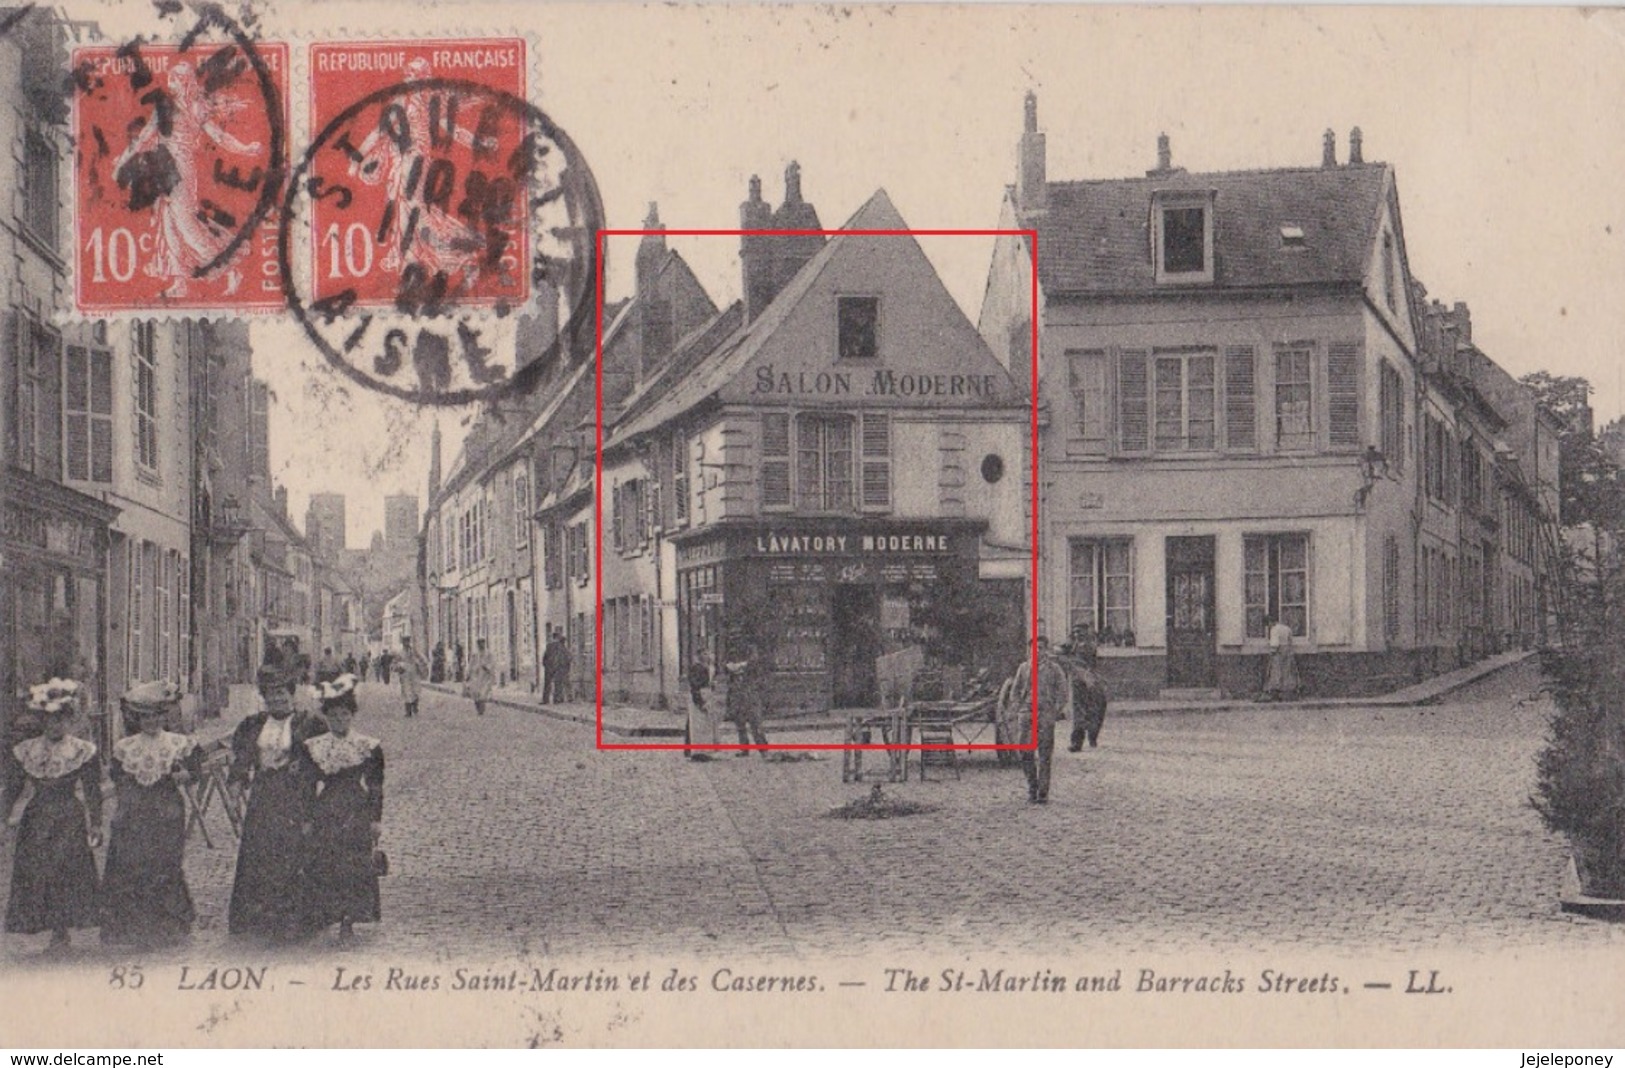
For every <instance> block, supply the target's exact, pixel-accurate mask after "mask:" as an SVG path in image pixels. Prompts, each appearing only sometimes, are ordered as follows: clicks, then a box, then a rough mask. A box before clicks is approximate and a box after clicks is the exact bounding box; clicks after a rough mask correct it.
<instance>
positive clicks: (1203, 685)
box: [1167, 535, 1219, 690]
mask: <svg viewBox="0 0 1625 1068" xmlns="http://www.w3.org/2000/svg"><path fill="white" fill-rule="evenodd" d="M1213 542H1214V539H1213V537H1212V536H1211V535H1208V536H1205V537H1194V538H1169V539H1168V543H1167V554H1168V688H1169V689H1171V690H1186V689H1200V690H1209V689H1213V688H1214V687H1215V686H1217V685H1218V684H1219V670H1218V668H1219V665H1218V626H1217V622H1216V619H1217V615H1218V613H1217V612H1216V611H1215V608H1216V605H1215V601H1214V590H1213V587H1214V582H1213V557H1214V552H1213Z"/></svg>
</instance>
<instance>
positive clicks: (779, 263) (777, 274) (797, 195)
mask: <svg viewBox="0 0 1625 1068" xmlns="http://www.w3.org/2000/svg"><path fill="white" fill-rule="evenodd" d="M772 228H773V229H775V231H801V232H795V234H790V232H780V234H773V237H772V242H773V244H772V265H773V270H772V293H770V294H769V301H772V299H773V297H775V296H778V293H780V291H782V289H783V288H785V286H786V284H790V280H791V278H795V276H796V273H799V271H801V268H803V267H806V262H808V260H811V258H812V257H814V255H817V250H819V249H822V247H824V236H822V234H814V232H806V231H821V229H824V224H822V223H821V221H819V218H817V211H816V210H814V208H812V205H809V203H808V202H806V200H803V198H801V164H799V163H796V161H793V159H791V161H790V166H788V167H785V202H783V203H782V205H778V210H777V211H773V221H772ZM762 307H767V302H764V304H762Z"/></svg>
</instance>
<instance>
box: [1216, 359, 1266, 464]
mask: <svg viewBox="0 0 1625 1068" xmlns="http://www.w3.org/2000/svg"><path fill="white" fill-rule="evenodd" d="M1224 444H1225V447H1226V448H1228V449H1233V450H1237V451H1242V452H1252V451H1253V450H1255V449H1257V448H1258V387H1257V385H1256V375H1255V372H1254V363H1253V348H1252V346H1251V345H1236V346H1232V347H1230V348H1227V349H1225V350H1224Z"/></svg>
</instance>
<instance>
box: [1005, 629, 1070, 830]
mask: <svg viewBox="0 0 1625 1068" xmlns="http://www.w3.org/2000/svg"><path fill="white" fill-rule="evenodd" d="M1035 690H1036V691H1037V693H1038V736H1037V742H1038V744H1037V746H1036V747H1035V748H1033V749H1023V750H1022V751H1021V767H1022V770H1023V771H1025V772H1026V773H1027V800H1028V801H1029V802H1030V803H1032V804H1035V805H1043V804H1047V803H1048V802H1049V774H1050V761H1051V759H1052V758H1053V757H1054V756H1055V724H1056V721H1057V720H1062V719H1065V718H1066V712H1067V709H1068V708H1070V707H1071V705H1072V680H1071V679H1070V678H1069V677H1068V675H1067V671H1066V668H1065V667H1063V666H1062V664H1061V662H1060V661H1059V660H1057V659H1055V657H1054V655H1053V654H1052V653H1051V652H1050V648H1049V639H1048V638H1045V637H1042V636H1040V637H1039V639H1038V672H1037V679H1036V682H1035V681H1034V672H1033V664H1032V661H1030V660H1023V661H1022V662H1021V666H1020V667H1019V668H1017V669H1016V677H1015V686H1014V699H1015V703H1016V707H1017V708H1018V709H1020V710H1021V711H1020V715H1018V716H1017V721H1018V722H1019V723H1020V724H1021V741H1022V744H1023V745H1026V744H1029V743H1031V742H1032V741H1033V713H1032V711H1031V709H1032V707H1033V693H1034V691H1035Z"/></svg>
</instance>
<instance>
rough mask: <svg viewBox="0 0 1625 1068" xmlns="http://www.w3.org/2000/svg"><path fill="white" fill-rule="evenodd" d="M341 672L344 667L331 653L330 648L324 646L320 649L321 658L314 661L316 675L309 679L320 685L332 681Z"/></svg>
mask: <svg viewBox="0 0 1625 1068" xmlns="http://www.w3.org/2000/svg"><path fill="white" fill-rule="evenodd" d="M343 672H344V667H343V665H341V664H340V663H339V661H338V658H337V657H335V656H334V655H333V650H332V648H330V647H329V648H325V649H323V650H322V656H321V659H320V660H318V661H316V677H315V678H314V679H313V680H311V681H312V682H314V683H315V685H317V686H320V685H321V684H322V683H324V682H332V681H333V680H334V679H336V678H338V677H339V675H341V674H343Z"/></svg>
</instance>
